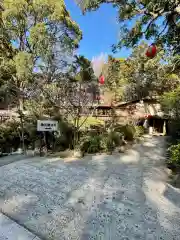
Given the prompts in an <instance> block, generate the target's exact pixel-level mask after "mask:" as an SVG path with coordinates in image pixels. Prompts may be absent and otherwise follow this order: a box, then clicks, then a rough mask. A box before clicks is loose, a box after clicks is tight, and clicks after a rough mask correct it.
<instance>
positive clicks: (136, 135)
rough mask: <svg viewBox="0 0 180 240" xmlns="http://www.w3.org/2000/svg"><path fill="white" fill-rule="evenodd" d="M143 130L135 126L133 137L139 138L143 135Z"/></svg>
mask: <svg viewBox="0 0 180 240" xmlns="http://www.w3.org/2000/svg"><path fill="white" fill-rule="evenodd" d="M144 130H145V129H144V128H143V127H141V126H135V131H136V132H135V137H140V136H142V135H143V134H144V132H145V131H144Z"/></svg>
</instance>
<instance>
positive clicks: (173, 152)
mask: <svg viewBox="0 0 180 240" xmlns="http://www.w3.org/2000/svg"><path fill="white" fill-rule="evenodd" d="M168 150H169V153H170V158H169V160H168V163H169V164H172V165H174V166H177V165H180V143H179V144H177V145H172V146H171V147H170V148H169V149H168Z"/></svg>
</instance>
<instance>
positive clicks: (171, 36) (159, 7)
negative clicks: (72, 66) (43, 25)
mask: <svg viewBox="0 0 180 240" xmlns="http://www.w3.org/2000/svg"><path fill="white" fill-rule="evenodd" d="M76 1H77V2H78V4H79V5H80V7H81V8H82V10H83V12H86V11H88V10H96V9H97V8H99V7H100V5H101V4H103V3H111V4H113V6H114V7H116V8H117V9H118V19H119V23H120V28H121V35H120V36H121V37H120V42H119V43H118V44H117V46H114V47H115V48H114V49H116V47H122V46H126V47H132V46H135V45H136V44H137V43H138V42H139V40H141V39H142V38H144V37H145V38H146V39H148V40H154V41H159V42H161V43H163V44H164V45H165V46H169V47H171V48H170V49H171V51H172V50H173V51H174V53H180V2H179V0H163V1H162V0H76ZM130 23H131V24H130Z"/></svg>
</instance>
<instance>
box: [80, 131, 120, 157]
mask: <svg viewBox="0 0 180 240" xmlns="http://www.w3.org/2000/svg"><path fill="white" fill-rule="evenodd" d="M121 143H122V135H121V134H120V133H117V132H110V133H109V134H108V133H106V134H100V135H98V136H97V135H96V136H92V135H91V136H89V137H86V138H84V139H83V141H82V145H81V151H82V152H83V153H97V152H109V151H110V152H111V151H113V150H114V148H115V147H116V146H119V145H120V144H121Z"/></svg>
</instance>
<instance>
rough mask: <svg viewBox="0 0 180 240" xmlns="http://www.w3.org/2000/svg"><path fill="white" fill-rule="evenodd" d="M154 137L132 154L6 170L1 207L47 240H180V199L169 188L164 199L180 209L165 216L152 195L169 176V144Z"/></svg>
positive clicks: (34, 163)
mask: <svg viewBox="0 0 180 240" xmlns="http://www.w3.org/2000/svg"><path fill="white" fill-rule="evenodd" d="M153 139H154V140H153V141H151V140H147V144H144V146H143V147H142V146H141V144H139V145H137V146H135V147H134V148H133V149H132V150H130V151H129V152H127V153H126V154H119V155H112V156H108V155H97V156H86V157H84V159H81V160H77V161H73V162H63V161H61V160H57V159H50V158H48V159H43V161H38V159H36V160H35V161H30V160H29V161H26V162H24V163H23V162H18V163H16V164H15V163H13V164H11V166H10V165H9V166H4V167H3V169H2V168H1V173H2V174H1V182H0V195H1V208H2V210H3V211H4V212H5V213H6V214H7V215H9V216H11V217H12V218H13V219H15V220H16V221H17V222H19V223H20V224H22V225H24V226H25V227H26V228H28V229H29V230H30V231H33V232H35V233H36V234H37V235H38V236H40V237H41V238H42V239H53V240H56V239H57V240H59V239H65V240H66V239H81V240H88V239H91V240H92V239H93V240H96V239H97V240H99V239H103V240H105V239H108V240H109V239H113V240H115V239H118V240H119V239H120V240H121V239H130V240H132V239H148V237H151V239H157V238H158V237H159V238H158V239H168V240H169V239H178V237H177V236H178V235H176V234H177V233H179V234H180V230H179V228H178V226H177V228H176V230H174V226H175V225H174V224H176V223H175V222H176V221H177V219H178V218H179V215H178V216H177V214H178V213H179V205H178V204H177V203H175V200H174V198H175V199H176V197H178V196H179V195H178V194H177V193H173V191H174V189H171V187H170V186H169V189H168V186H166V185H165V188H164V198H165V199H167V201H168V202H167V204H169V205H168V206H170V207H171V209H173V208H174V210H177V211H176V214H175V213H174V211H171V212H170V213H166V214H165V213H164V211H163V210H164V209H163V207H164V205H163V204H159V202H157V201H156V198H157V199H158V196H159V195H158V194H157V195H155V196H153V195H152V194H149V193H151V191H150V190H149V189H148V188H150V187H151V184H153V186H154V185H157V188H158V186H159V184H161V182H162V181H163V179H162V175H163V176H164V177H165V174H166V172H165V170H164V169H163V168H160V163H161V161H164V156H163V143H162V142H161V141H160V140H159V139H160V138H153ZM148 143H149V144H148ZM171 195H173V198H170V196H171ZM169 202H171V204H170V203H169ZM168 206H167V208H168ZM164 221H165V222H164ZM177 222H178V221H177ZM173 234H175V235H173ZM173 237H174V238H173ZM176 237H177V238H176Z"/></svg>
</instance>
